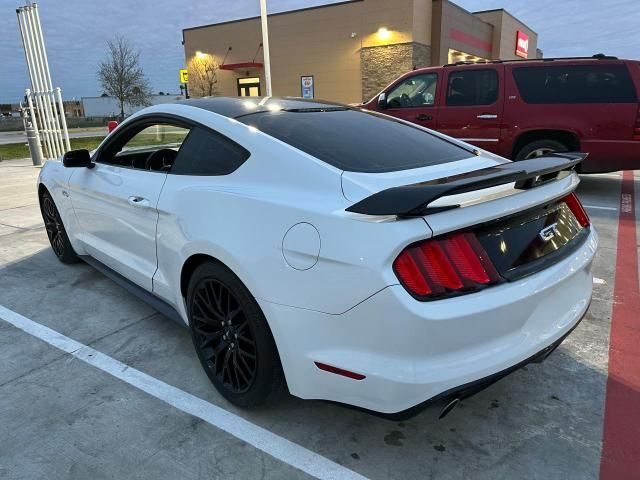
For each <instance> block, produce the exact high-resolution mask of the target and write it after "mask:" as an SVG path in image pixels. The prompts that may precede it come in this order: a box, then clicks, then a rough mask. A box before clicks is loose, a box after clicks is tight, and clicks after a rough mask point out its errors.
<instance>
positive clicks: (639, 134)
mask: <svg viewBox="0 0 640 480" xmlns="http://www.w3.org/2000/svg"><path fill="white" fill-rule="evenodd" d="M633 139H634V140H640V105H638V111H637V112H636V124H635V125H634V126H633Z"/></svg>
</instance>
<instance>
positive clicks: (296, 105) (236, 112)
mask: <svg viewBox="0 0 640 480" xmlns="http://www.w3.org/2000/svg"><path fill="white" fill-rule="evenodd" d="M177 103H179V104H181V105H189V106H191V107H197V108H202V109H204V110H209V111H210V112H214V113H217V114H219V115H223V116H225V117H229V118H239V117H243V116H245V115H250V114H253V113H261V112H273V111H278V110H284V111H305V110H306V111H312V110H317V111H323V110H335V109H346V108H350V107H348V106H347V105H343V104H341V103H333V102H325V101H322V100H307V99H304V98H296V97H244V98H242V97H240V98H239V97H235V98H234V97H204V98H190V99H188V100H181V101H180V102H177Z"/></svg>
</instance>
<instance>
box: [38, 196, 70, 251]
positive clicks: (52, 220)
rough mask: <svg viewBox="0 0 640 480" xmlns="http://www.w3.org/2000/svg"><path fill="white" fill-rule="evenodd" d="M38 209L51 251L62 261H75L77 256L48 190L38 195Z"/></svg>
mask: <svg viewBox="0 0 640 480" xmlns="http://www.w3.org/2000/svg"><path fill="white" fill-rule="evenodd" d="M40 211H41V213H42V219H43V220H44V228H45V230H46V231H47V237H49V243H50V244H51V248H52V249H53V253H55V254H56V256H57V257H58V259H59V260H60V261H61V262H62V263H75V262H77V261H78V256H77V255H76V252H75V251H74V250H73V247H72V246H71V242H70V241H69V237H68V236H67V231H66V230H65V228H64V224H63V223H62V219H61V218H60V213H59V212H58V209H57V208H56V204H55V203H54V202H53V198H51V195H50V194H49V193H48V192H45V193H44V194H42V196H41V197H40Z"/></svg>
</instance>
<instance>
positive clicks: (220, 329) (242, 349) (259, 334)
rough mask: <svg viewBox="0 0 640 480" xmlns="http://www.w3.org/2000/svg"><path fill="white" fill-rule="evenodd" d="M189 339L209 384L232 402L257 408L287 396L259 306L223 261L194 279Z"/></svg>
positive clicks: (210, 263) (206, 265) (189, 298)
mask: <svg viewBox="0 0 640 480" xmlns="http://www.w3.org/2000/svg"><path fill="white" fill-rule="evenodd" d="M187 313H188V315H189V325H190V328H191V339H192V340H193V345H194V347H195V349H196V353H197V354H198V358H199V360H200V363H201V364H202V367H203V368H204V370H205V372H206V374H207V376H208V377H209V380H211V383H213V385H214V386H215V387H216V389H217V390H218V391H219V392H220V393H221V394H222V396H224V397H225V398H226V399H227V400H228V401H230V402H231V403H233V404H235V405H237V406H239V407H255V406H258V405H261V404H263V403H265V402H270V401H272V400H276V399H277V398H279V397H280V395H281V394H282V393H283V392H284V391H285V381H284V374H283V372H282V366H281V364H280V356H279V355H278V350H277V348H276V345H275V341H274V339H273V336H272V334H271V330H270V328H269V325H268V323H267V320H266V318H265V317H264V314H263V313H262V310H261V309H260V306H259V305H258V303H257V302H256V300H255V298H254V297H253V295H251V293H250V292H249V290H248V289H247V287H245V286H244V284H243V283H242V282H241V281H240V279H239V278H238V277H237V276H236V275H235V274H234V273H233V272H231V270H229V269H228V268H227V267H225V266H224V265H222V264H221V263H219V262H215V261H207V262H205V263H202V264H201V265H199V266H198V267H197V268H196V269H195V270H194V272H193V273H192V274H191V278H190V279H189V287H188V291H187Z"/></svg>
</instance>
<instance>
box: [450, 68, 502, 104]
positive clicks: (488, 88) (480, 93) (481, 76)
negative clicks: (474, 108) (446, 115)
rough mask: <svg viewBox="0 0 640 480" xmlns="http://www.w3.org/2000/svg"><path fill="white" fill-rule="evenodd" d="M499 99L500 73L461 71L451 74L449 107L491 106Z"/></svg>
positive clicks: (492, 71) (491, 71) (493, 71)
mask: <svg viewBox="0 0 640 480" xmlns="http://www.w3.org/2000/svg"><path fill="white" fill-rule="evenodd" d="M497 99H498V73H497V72H496V71H495V70H489V69H487V70H461V71H457V72H451V73H450V74H449V82H448V84H447V105H448V106H452V107H459V106H470V105H491V104H492V103H495V101H496V100H497Z"/></svg>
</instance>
